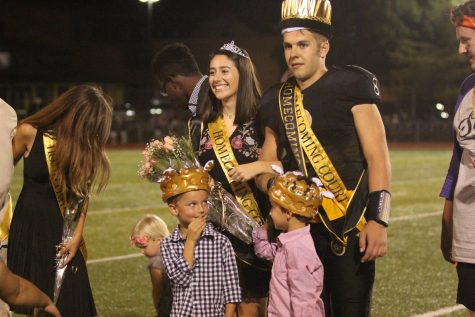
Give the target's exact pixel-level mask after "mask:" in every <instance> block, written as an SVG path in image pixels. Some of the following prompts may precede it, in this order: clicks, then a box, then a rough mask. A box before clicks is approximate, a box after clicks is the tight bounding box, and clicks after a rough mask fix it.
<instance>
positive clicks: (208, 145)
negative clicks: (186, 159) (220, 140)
mask: <svg viewBox="0 0 475 317" xmlns="http://www.w3.org/2000/svg"><path fill="white" fill-rule="evenodd" d="M212 148H213V145H211V142H209V141H207V142H206V143H205V149H206V150H211V149H212Z"/></svg>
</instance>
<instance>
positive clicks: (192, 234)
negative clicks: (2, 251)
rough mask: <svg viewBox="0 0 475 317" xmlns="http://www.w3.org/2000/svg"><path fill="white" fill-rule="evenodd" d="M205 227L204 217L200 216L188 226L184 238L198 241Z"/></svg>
mask: <svg viewBox="0 0 475 317" xmlns="http://www.w3.org/2000/svg"><path fill="white" fill-rule="evenodd" d="M205 227H206V217H204V216H201V217H198V218H195V219H193V220H192V221H191V222H190V224H189V225H188V234H187V235H186V238H187V239H190V240H191V241H198V239H199V238H200V236H201V233H202V232H203V230H204V229H205Z"/></svg>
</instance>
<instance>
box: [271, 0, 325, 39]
mask: <svg viewBox="0 0 475 317" xmlns="http://www.w3.org/2000/svg"><path fill="white" fill-rule="evenodd" d="M331 15H332V6H331V3H330V1H329V0H284V1H283V2H282V16H281V21H280V26H281V30H283V29H287V28H296V27H301V28H307V29H311V30H314V31H316V32H318V33H321V34H323V35H325V36H326V37H328V38H329V37H331V24H332V23H331Z"/></svg>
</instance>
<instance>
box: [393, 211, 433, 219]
mask: <svg viewBox="0 0 475 317" xmlns="http://www.w3.org/2000/svg"><path fill="white" fill-rule="evenodd" d="M432 216H442V211H434V212H426V213H423V214H411V215H407V216H399V217H394V218H391V219H389V222H395V221H406V220H414V219H421V218H428V217H432Z"/></svg>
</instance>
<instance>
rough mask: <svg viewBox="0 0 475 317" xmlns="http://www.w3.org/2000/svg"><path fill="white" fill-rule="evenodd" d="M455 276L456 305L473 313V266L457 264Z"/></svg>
mask: <svg viewBox="0 0 475 317" xmlns="http://www.w3.org/2000/svg"><path fill="white" fill-rule="evenodd" d="M457 275H458V278H459V285H458V289H457V304H462V305H464V306H465V307H467V308H468V309H470V310H471V311H475V264H473V263H461V262H458V263H457Z"/></svg>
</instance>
